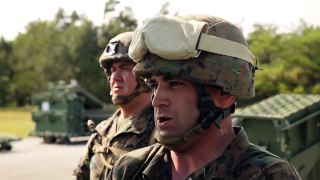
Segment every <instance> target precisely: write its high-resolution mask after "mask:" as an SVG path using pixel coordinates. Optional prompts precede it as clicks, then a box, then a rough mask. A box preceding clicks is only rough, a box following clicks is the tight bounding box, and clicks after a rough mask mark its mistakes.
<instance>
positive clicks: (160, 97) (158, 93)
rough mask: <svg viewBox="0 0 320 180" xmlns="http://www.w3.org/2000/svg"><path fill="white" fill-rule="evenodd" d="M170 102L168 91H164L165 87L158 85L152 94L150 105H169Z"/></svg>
mask: <svg viewBox="0 0 320 180" xmlns="http://www.w3.org/2000/svg"><path fill="white" fill-rule="evenodd" d="M170 102H171V101H170V98H169V96H168V93H166V91H165V88H162V87H161V86H158V88H157V89H156V90H155V91H154V92H153V94H152V106H154V107H161V106H169V105H170Z"/></svg>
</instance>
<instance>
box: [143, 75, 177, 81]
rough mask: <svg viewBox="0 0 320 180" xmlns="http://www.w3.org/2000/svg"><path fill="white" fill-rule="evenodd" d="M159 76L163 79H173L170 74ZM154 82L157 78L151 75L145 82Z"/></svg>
mask: <svg viewBox="0 0 320 180" xmlns="http://www.w3.org/2000/svg"><path fill="white" fill-rule="evenodd" d="M161 78H162V80H163V81H170V80H172V79H173V78H172V76H170V75H164V76H162V77H161ZM156 82H157V80H155V79H154V78H152V77H151V78H148V79H147V83H156Z"/></svg>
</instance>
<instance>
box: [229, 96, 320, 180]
mask: <svg viewBox="0 0 320 180" xmlns="http://www.w3.org/2000/svg"><path fill="white" fill-rule="evenodd" d="M233 121H234V123H235V124H236V125H240V126H243V127H244V128H245V130H246V132H247V134H248V137H249V139H250V140H251V142H253V143H255V144H257V145H259V146H260V147H263V148H265V149H267V150H268V151H270V152H272V153H274V154H276V155H278V156H280V157H284V158H286V159H288V160H289V161H290V162H291V163H292V164H293V165H294V166H295V168H296V169H297V170H298V172H299V173H300V175H301V177H302V179H305V180H308V179H310V180H311V179H312V180H318V179H320V171H319V170H320V95H318V94H317V95H316V94H308V95H306V94H278V95H275V96H272V97H270V98H268V99H265V100H262V101H260V102H258V103H256V104H253V105H250V106H247V107H245V108H243V109H241V110H240V111H238V112H236V113H235V114H234V116H233Z"/></svg>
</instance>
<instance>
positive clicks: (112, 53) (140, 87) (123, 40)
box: [99, 32, 151, 104]
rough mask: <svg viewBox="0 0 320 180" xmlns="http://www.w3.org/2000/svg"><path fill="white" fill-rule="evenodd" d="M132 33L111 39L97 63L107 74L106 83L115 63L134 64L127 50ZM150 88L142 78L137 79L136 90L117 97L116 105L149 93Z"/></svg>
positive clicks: (125, 33)
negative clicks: (126, 62)
mask: <svg viewBox="0 0 320 180" xmlns="http://www.w3.org/2000/svg"><path fill="white" fill-rule="evenodd" d="M132 36H133V32H124V33H121V34H119V35H117V36H115V37H114V38H112V39H111V40H110V41H109V43H108V45H107V47H106V48H105V50H104V51H103V53H102V55H101V57H100V59H99V63H100V66H101V67H102V68H103V69H104V71H105V73H106V74H107V77H108V81H110V76H111V66H112V63H113V62H115V61H128V62H130V63H133V64H135V62H134V61H133V60H132V59H131V58H130V57H129V55H128V49H129V46H130V43H131V40H132ZM150 91H151V89H150V87H149V86H148V85H147V84H146V83H145V82H144V81H143V79H142V78H139V77H137V86H136V89H135V90H134V91H133V92H132V93H131V94H129V95H122V96H117V97H116V99H117V104H127V103H129V102H130V101H131V100H132V99H134V98H135V97H137V96H139V95H140V94H141V93H144V92H146V93H147V92H150Z"/></svg>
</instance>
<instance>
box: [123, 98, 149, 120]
mask: <svg viewBox="0 0 320 180" xmlns="http://www.w3.org/2000/svg"><path fill="white" fill-rule="evenodd" d="M150 100H151V94H150V93H141V94H140V95H139V96H137V97H135V98H133V99H132V100H131V101H130V102H129V103H127V104H124V105H119V107H120V110H121V114H120V117H121V118H131V117H135V116H138V115H139V114H141V113H142V111H143V110H144V109H145V108H146V107H147V106H148V105H149V104H150V103H151V102H150Z"/></svg>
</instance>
